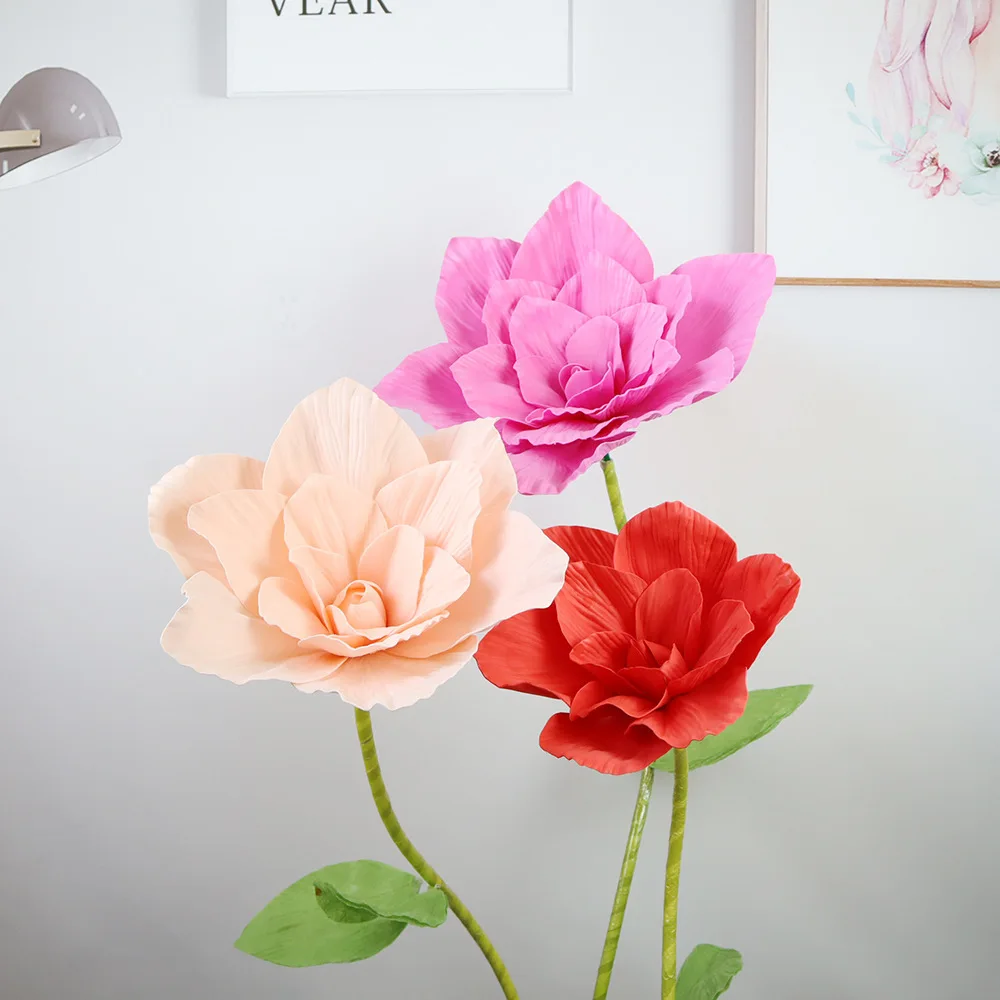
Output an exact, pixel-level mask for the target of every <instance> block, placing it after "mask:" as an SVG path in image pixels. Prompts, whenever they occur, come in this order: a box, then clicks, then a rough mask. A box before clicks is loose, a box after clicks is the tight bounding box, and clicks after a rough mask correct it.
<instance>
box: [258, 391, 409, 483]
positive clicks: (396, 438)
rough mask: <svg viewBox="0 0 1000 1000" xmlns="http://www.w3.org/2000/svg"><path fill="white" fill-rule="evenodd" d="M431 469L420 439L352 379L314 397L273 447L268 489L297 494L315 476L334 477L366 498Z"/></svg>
mask: <svg viewBox="0 0 1000 1000" xmlns="http://www.w3.org/2000/svg"><path fill="white" fill-rule="evenodd" d="M426 464H427V455H426V454H425V453H424V449H423V448H422V447H421V444H420V441H419V440H418V438H417V436H416V434H414V433H413V431H412V430H410V428H409V427H407V426H406V424H405V423H404V422H403V419H402V417H400V416H399V415H398V414H397V413H396V412H395V411H394V410H393V409H392V407H391V406H389V405H388V404H387V403H384V402H383V401H382V400H381V399H379V398H378V396H376V395H375V393H373V392H372V391H371V389H367V388H365V387H364V386H363V385H359V384H358V383H357V382H354V381H352V380H351V379H341V380H340V381H339V382H336V383H334V385H332V386H330V387H329V388H327V389H320V390H319V392H314V393H313V394H312V395H311V396H309V397H308V398H307V399H305V400H303V401H302V402H301V403H299V405H298V406H297V407H295V409H294V410H293V411H292V415H291V416H290V417H289V418H288V420H287V421H286V423H285V426H284V427H283V428H282V429H281V433H280V434H279V435H278V439H277V440H276V441H275V442H274V447H272V448H271V454H270V457H269V458H268V460H267V464H266V466H265V468H264V489H266V490H268V491H270V492H274V493H284V494H285V496H292V494H293V493H295V491H296V490H297V489H298V488H299V487H300V486H301V485H302V484H303V483H304V482H305V481H306V480H307V479H308V478H309V477H310V476H312V475H314V474H316V473H325V474H328V475H332V476H336V477H337V478H338V479H340V480H342V481H343V482H345V483H347V484H349V485H350V486H353V487H354V488H355V489H358V490H360V491H361V492H362V493H364V494H366V495H368V496H374V494H375V492H376V491H377V490H379V489H381V487H382V486H384V485H385V484H386V483H388V482H392V480H394V479H397V478H398V477H399V476H402V475H404V474H405V473H407V472H410V471H411V470H412V469H417V468H420V466H423V465H426Z"/></svg>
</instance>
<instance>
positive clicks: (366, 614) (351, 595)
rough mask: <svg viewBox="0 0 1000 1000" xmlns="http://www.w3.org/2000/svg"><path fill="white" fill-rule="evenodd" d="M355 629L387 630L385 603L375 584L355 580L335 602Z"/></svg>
mask: <svg viewBox="0 0 1000 1000" xmlns="http://www.w3.org/2000/svg"><path fill="white" fill-rule="evenodd" d="M334 606H335V607H337V608H339V609H340V610H341V611H342V612H343V613H344V617H345V618H346V619H347V623H348V624H349V625H350V626H351V628H353V629H358V630H360V629H368V628H385V626H386V615H385V602H384V601H383V600H382V591H381V590H379V588H378V587H376V586H375V584H374V583H367V582H366V581H364V580H355V581H354V583H352V584H349V585H348V586H346V587H345V588H344V589H343V590H342V591H341V592H340V594H339V596H338V597H337V600H336V601H334Z"/></svg>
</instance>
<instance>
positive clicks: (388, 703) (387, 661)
mask: <svg viewBox="0 0 1000 1000" xmlns="http://www.w3.org/2000/svg"><path fill="white" fill-rule="evenodd" d="M478 645H479V640H478V639H477V638H475V637H471V638H469V639H466V640H465V641H464V642H461V643H459V644H458V645H457V646H454V647H453V648H451V649H448V650H445V651H443V652H441V653H437V654H435V655H433V656H428V657H425V658H423V659H419V660H417V659H409V658H406V657H403V656H399V655H396V654H395V653H388V652H382V653H375V654H373V655H371V656H365V657H361V658H359V659H355V660H348V661H347V663H345V664H344V665H343V666H342V667H341V668H340V669H339V670H338V671H337V672H336V673H334V674H332V675H331V676H330V677H328V678H327V679H326V680H325V681H323V682H321V683H319V684H313V685H310V687H309V690H312V691H335V692H336V693H337V694H339V695H340V697H341V698H343V699H344V701H346V702H347V703H348V704H349V705H353V706H354V707H355V708H360V709H362V710H363V711H366V712H367V711H371V709H373V708H374V707H375V706H376V705H383V706H385V707H386V708H388V709H393V710H395V709H399V708H409V707H410V706H411V705H414V704H416V703H417V702H418V701H422V700H423V699H424V698H429V697H430V696H431V695H432V694H434V692H435V691H436V690H437V689H438V688H439V687H440V686H441V685H442V684H444V683H445V681H448V680H451V678H452V677H454V676H455V674H457V673H458V672H459V671H460V670H461V669H462V667H464V666H465V665H466V664H467V663H468V662H469V661H470V660H471V659H472V657H473V656H475V653H476V649H477V647H478ZM303 690H305V688H303Z"/></svg>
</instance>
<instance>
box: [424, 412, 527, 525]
mask: <svg viewBox="0 0 1000 1000" xmlns="http://www.w3.org/2000/svg"><path fill="white" fill-rule="evenodd" d="M421 444H422V445H423V446H424V451H426V452H427V457H428V459H430V461H431V462H444V461H448V460H453V461H457V462H466V463H468V464H470V465H474V466H476V468H478V469H479V472H480V474H481V475H482V477H483V486H482V490H481V492H480V495H479V502H480V504H481V505H482V508H483V511H484V512H487V511H491V510H493V509H494V508H496V509H499V510H506V509H507V508H508V507H509V506H510V502H511V500H513V499H514V497H515V496H517V476H515V475H514V467H513V466H512V465H511V464H510V458H509V457H508V456H507V449H506V448H505V447H504V443H503V441H502V440H501V438H500V435H499V433H498V432H497V429H496V424H495V422H494V421H492V420H471V421H469V422H468V423H463V424H461V425H460V426H458V427H449V428H447V429H446V430H441V431H437V432H436V433H434V434H431V435H429V436H428V437H425V438H422V439H421Z"/></svg>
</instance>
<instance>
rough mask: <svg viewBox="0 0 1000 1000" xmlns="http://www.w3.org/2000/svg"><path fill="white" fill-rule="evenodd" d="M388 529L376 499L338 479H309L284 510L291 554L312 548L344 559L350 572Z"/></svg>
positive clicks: (286, 536)
mask: <svg viewBox="0 0 1000 1000" xmlns="http://www.w3.org/2000/svg"><path fill="white" fill-rule="evenodd" d="M422 450H423V449H421V451H422ZM424 468H427V466H426V465H425V466H424ZM386 530H387V526H386V522H385V519H384V517H383V516H382V512H381V511H380V510H379V508H378V507H377V506H376V504H375V502H374V500H373V498H372V497H371V496H369V495H367V494H365V493H363V492H361V491H360V490H357V489H355V488H354V487H352V486H351V485H349V484H348V483H346V482H345V481H344V480H342V479H339V478H337V477H335V476H319V475H317V476H310V477H309V478H308V479H307V480H306V481H305V483H303V485H302V486H301V488H300V489H298V490H297V491H296V492H295V495H294V496H292V498H291V499H290V500H289V501H288V503H287V505H286V507H285V544H286V545H287V546H288V549H289V551H294V550H295V549H297V548H301V547H302V546H309V547H311V548H316V549H322V550H323V551H325V552H332V553H334V554H335V555H340V556H344V557H345V558H346V560H347V565H348V570H349V572H350V573H354V572H355V570H356V567H357V563H358V559H360V558H361V553H362V552H364V550H365V548H366V547H367V546H368V544H369V543H370V542H371V541H372V539H374V538H377V537H378V536H379V535H381V534H382V533H383V532H384V531H386Z"/></svg>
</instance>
